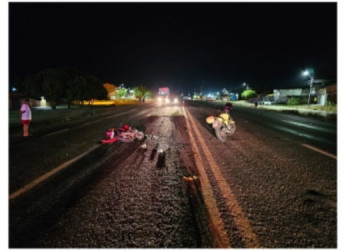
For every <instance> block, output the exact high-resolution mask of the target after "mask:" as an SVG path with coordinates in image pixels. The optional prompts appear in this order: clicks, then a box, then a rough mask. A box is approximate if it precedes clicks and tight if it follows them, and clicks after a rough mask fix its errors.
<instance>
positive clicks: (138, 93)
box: [133, 86, 151, 102]
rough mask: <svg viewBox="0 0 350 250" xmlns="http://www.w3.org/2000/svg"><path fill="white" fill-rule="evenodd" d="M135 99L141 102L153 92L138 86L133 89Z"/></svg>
mask: <svg viewBox="0 0 350 250" xmlns="http://www.w3.org/2000/svg"><path fill="white" fill-rule="evenodd" d="M133 90H134V94H135V97H136V98H137V99H139V101H140V102H141V99H144V98H145V97H149V96H151V91H150V90H149V89H147V88H146V87H145V86H136V87H134V88H133Z"/></svg>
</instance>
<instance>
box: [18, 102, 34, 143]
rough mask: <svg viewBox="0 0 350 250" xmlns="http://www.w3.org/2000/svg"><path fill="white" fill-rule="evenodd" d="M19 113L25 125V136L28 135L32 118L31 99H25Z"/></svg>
mask: <svg viewBox="0 0 350 250" xmlns="http://www.w3.org/2000/svg"><path fill="white" fill-rule="evenodd" d="M19 114H20V116H21V123H22V125H23V136H24V137H28V136H29V133H28V131H29V125H30V122H31V120H32V111H31V110H30V107H29V99H25V100H24V103H23V104H22V107H21V109H20V110H19Z"/></svg>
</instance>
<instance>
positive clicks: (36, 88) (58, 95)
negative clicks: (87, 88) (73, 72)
mask: <svg viewBox="0 0 350 250" xmlns="http://www.w3.org/2000/svg"><path fill="white" fill-rule="evenodd" d="M65 77H66V75H65V72H64V70H62V69H46V70H43V71H40V72H39V73H37V74H35V75H32V76H29V77H27V78H26V79H25V80H24V82H23V90H24V92H25V93H26V94H28V95H30V96H33V97H36V98H39V97H40V96H45V98H46V99H47V100H48V101H49V102H50V104H51V107H52V109H56V105H57V103H59V102H60V101H61V100H62V98H63V95H64V89H65V80H66V79H65Z"/></svg>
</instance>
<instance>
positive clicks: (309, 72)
mask: <svg viewBox="0 0 350 250" xmlns="http://www.w3.org/2000/svg"><path fill="white" fill-rule="evenodd" d="M303 76H305V77H310V83H309V85H310V91H309V98H308V100H307V106H309V105H310V96H311V88H312V84H313V82H314V71H313V69H310V70H305V71H303Z"/></svg>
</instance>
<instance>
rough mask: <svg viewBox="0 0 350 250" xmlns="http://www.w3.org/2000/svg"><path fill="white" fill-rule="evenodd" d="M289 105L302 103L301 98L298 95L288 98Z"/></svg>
mask: <svg viewBox="0 0 350 250" xmlns="http://www.w3.org/2000/svg"><path fill="white" fill-rule="evenodd" d="M287 105H300V98H297V97H290V98H288V100H287Z"/></svg>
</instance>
